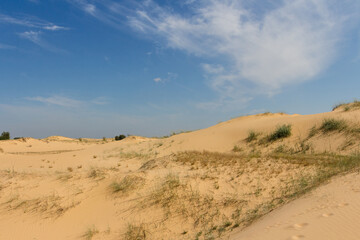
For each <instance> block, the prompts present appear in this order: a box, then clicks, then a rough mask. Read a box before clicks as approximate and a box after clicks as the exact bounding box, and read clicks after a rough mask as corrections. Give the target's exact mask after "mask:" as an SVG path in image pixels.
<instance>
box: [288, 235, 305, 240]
mask: <svg viewBox="0 0 360 240" xmlns="http://www.w3.org/2000/svg"><path fill="white" fill-rule="evenodd" d="M302 238H305V236H304V235H294V236H291V238H290V239H291V240H297V239H302Z"/></svg>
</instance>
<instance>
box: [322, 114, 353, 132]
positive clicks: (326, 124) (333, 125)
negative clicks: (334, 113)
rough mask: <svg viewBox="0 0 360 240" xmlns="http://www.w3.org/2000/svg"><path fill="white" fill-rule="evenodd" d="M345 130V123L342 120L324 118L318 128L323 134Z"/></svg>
mask: <svg viewBox="0 0 360 240" xmlns="http://www.w3.org/2000/svg"><path fill="white" fill-rule="evenodd" d="M346 128H347V123H346V122H345V120H342V119H334V118H326V119H324V121H323V122H322V124H321V126H320V130H322V131H323V132H324V133H328V132H334V131H339V132H340V131H343V130H345V129H346Z"/></svg>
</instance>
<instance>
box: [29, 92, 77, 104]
mask: <svg viewBox="0 0 360 240" xmlns="http://www.w3.org/2000/svg"><path fill="white" fill-rule="evenodd" d="M26 99H27V100H30V101H36V102H41V103H45V104H48V105H57V106H62V107H79V106H81V105H83V102H82V101H79V100H75V99H71V98H68V97H62V96H56V95H55V96H51V97H40V96H38V97H29V98H26Z"/></svg>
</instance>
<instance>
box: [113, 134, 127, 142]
mask: <svg viewBox="0 0 360 240" xmlns="http://www.w3.org/2000/svg"><path fill="white" fill-rule="evenodd" d="M124 138H126V136H125V135H124V134H120V135H119V136H115V141H120V140H123V139H124Z"/></svg>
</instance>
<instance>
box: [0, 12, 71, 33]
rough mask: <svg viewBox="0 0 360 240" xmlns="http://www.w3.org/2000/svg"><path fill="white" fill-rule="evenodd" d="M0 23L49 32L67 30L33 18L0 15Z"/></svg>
mask: <svg viewBox="0 0 360 240" xmlns="http://www.w3.org/2000/svg"><path fill="white" fill-rule="evenodd" d="M0 23H6V24H14V25H20V26H25V27H30V28H37V29H43V30H49V31H58V30H69V28H67V27H63V26H58V25H56V24H54V23H51V22H48V21H45V20H41V19H39V18H37V17H34V16H22V17H12V16H9V15H5V14H1V13H0Z"/></svg>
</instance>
